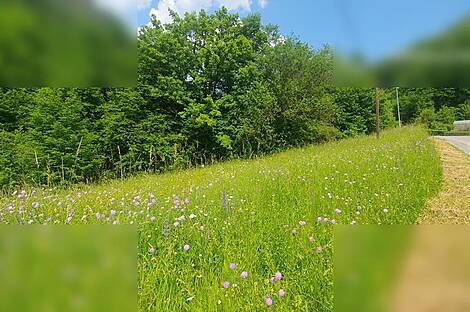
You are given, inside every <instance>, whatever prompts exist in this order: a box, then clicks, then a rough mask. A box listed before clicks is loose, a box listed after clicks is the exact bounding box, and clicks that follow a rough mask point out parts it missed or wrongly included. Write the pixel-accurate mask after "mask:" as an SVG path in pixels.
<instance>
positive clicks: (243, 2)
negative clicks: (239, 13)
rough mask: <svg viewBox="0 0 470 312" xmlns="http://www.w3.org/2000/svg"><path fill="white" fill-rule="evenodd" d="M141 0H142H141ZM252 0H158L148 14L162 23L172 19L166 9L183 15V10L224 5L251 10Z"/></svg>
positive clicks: (196, 9) (230, 7) (189, 10)
mask: <svg viewBox="0 0 470 312" xmlns="http://www.w3.org/2000/svg"><path fill="white" fill-rule="evenodd" d="M142 1H143V0H142ZM251 1H252V0H159V1H158V5H157V7H156V8H152V9H151V10H150V16H155V17H156V19H157V20H159V21H160V22H161V23H162V24H167V23H170V22H171V21H172V19H171V16H170V13H169V11H168V10H172V11H175V12H177V13H178V14H179V15H183V14H184V13H185V12H193V11H196V12H197V11H200V10H208V9H210V8H212V7H222V6H225V7H226V8H227V9H229V10H238V9H241V10H246V11H250V10H251Z"/></svg>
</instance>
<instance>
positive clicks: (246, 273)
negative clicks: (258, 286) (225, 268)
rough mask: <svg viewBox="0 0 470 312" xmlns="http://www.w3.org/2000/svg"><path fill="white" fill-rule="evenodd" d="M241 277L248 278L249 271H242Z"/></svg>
mask: <svg viewBox="0 0 470 312" xmlns="http://www.w3.org/2000/svg"><path fill="white" fill-rule="evenodd" d="M240 277H241V278H243V279H245V278H247V277H248V272H246V271H243V272H242V273H240Z"/></svg>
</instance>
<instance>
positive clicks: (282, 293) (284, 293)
mask: <svg viewBox="0 0 470 312" xmlns="http://www.w3.org/2000/svg"><path fill="white" fill-rule="evenodd" d="M285 295H286V292H285V291H284V289H282V288H281V289H279V297H281V298H282V297H284V296H285Z"/></svg>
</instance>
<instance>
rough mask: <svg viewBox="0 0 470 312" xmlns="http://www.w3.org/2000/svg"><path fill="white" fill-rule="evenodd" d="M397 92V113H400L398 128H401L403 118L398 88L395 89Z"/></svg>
mask: <svg viewBox="0 0 470 312" xmlns="http://www.w3.org/2000/svg"><path fill="white" fill-rule="evenodd" d="M395 90H396V91H397V111H398V127H400V128H401V117H400V100H399V99H398V87H396V88H395Z"/></svg>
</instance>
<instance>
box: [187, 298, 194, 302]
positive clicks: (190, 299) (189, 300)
mask: <svg viewBox="0 0 470 312" xmlns="http://www.w3.org/2000/svg"><path fill="white" fill-rule="evenodd" d="M193 299H194V297H189V298H188V299H186V301H188V302H191V301H192V300H193Z"/></svg>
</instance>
